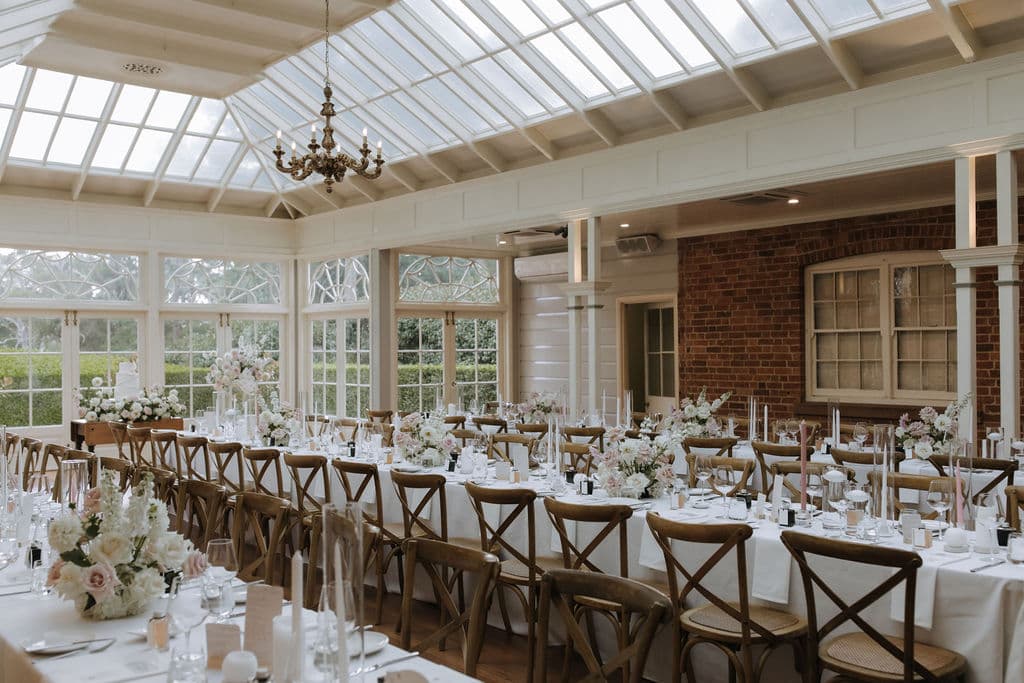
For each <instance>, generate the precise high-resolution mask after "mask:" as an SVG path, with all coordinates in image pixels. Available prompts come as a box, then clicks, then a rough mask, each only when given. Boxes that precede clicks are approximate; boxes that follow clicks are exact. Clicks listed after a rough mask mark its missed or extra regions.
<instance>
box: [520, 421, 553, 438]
mask: <svg viewBox="0 0 1024 683" xmlns="http://www.w3.org/2000/svg"><path fill="white" fill-rule="evenodd" d="M516 431H517V432H519V433H520V434H532V435H534V436H535V437H536V438H538V439H539V438H541V437H543V436H544V435H545V434H547V433H548V423H547V422H519V423H516Z"/></svg>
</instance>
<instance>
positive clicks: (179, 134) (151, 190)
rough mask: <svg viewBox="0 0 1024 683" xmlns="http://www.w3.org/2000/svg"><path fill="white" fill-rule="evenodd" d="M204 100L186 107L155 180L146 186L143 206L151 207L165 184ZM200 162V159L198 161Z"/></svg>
mask: <svg viewBox="0 0 1024 683" xmlns="http://www.w3.org/2000/svg"><path fill="white" fill-rule="evenodd" d="M201 99H202V98H199V97H193V98H192V99H191V100H189V102H188V104H187V105H185V112H184V113H183V114H182V115H181V119H179V124H178V128H177V130H175V131H174V133H173V134H172V135H171V139H170V140H169V141H168V142H167V147H166V148H165V149H164V155H163V156H162V157H161V158H160V163H158V164H157V165H156V170H154V171H153V179H152V180H150V181H149V183H148V184H147V185H146V191H145V193H143V195H142V205H143V206H147V207H148V206H149V205H150V204H151V203H152V202H153V197H155V196H156V191H157V190H158V189H159V188H160V183H161V182H163V179H164V173H166V172H167V167H168V166H170V165H171V159H172V158H174V153H175V152H177V151H178V143H179V142H181V139H182V138H183V137H185V130H186V129H187V128H188V122H189V121H191V120H192V115H193V114H195V113H196V109H198V108H199V102H200V100H201ZM211 141H212V138H211V139H209V140H207V141H206V146H205V147H203V154H206V151H207V150H208V149H209V148H210V143H211ZM196 161H197V162H198V161H199V160H198V159H197V160H196Z"/></svg>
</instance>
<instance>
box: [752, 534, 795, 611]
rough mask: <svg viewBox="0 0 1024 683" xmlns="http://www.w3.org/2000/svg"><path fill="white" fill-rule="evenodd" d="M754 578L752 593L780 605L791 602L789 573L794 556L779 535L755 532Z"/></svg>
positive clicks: (756, 596) (760, 598)
mask: <svg viewBox="0 0 1024 683" xmlns="http://www.w3.org/2000/svg"><path fill="white" fill-rule="evenodd" d="M753 540H754V567H753V571H754V580H753V583H752V585H751V587H750V595H751V596H752V597H755V598H758V599H759V600H767V601H768V602H774V603H777V604H780V605H788V604H789V573H790V570H791V569H792V566H793V558H792V557H791V556H790V554H789V550H788V549H787V548H786V546H784V545H783V544H782V541H781V540H780V539H779V536H777V535H775V534H768V533H756V534H754V538H753Z"/></svg>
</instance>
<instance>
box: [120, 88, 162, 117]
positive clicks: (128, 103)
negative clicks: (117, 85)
mask: <svg viewBox="0 0 1024 683" xmlns="http://www.w3.org/2000/svg"><path fill="white" fill-rule="evenodd" d="M154 94H156V91H155V90H153V89H152V88H142V87H139V86H137V85H126V86H124V87H123V88H122V89H121V95H120V97H118V98H117V104H116V105H114V113H113V116H112V117H111V118H112V119H113V120H114V121H121V122H123V123H133V124H135V125H141V124H142V117H144V116H145V115H146V112H147V111H148V110H149V103H150V102H152V101H153V95H154Z"/></svg>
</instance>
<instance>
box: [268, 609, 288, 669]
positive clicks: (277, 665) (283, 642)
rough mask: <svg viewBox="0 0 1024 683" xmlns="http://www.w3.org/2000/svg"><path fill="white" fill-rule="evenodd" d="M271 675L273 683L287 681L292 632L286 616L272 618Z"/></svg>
mask: <svg viewBox="0 0 1024 683" xmlns="http://www.w3.org/2000/svg"><path fill="white" fill-rule="evenodd" d="M272 632H273V636H274V641H273V643H274V644H273V651H272V654H273V660H272V665H273V674H274V680H275V681H287V680H288V671H289V667H290V665H291V653H292V630H291V622H290V621H289V617H288V615H286V614H279V615H278V616H276V617H274V623H273V631H272Z"/></svg>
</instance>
